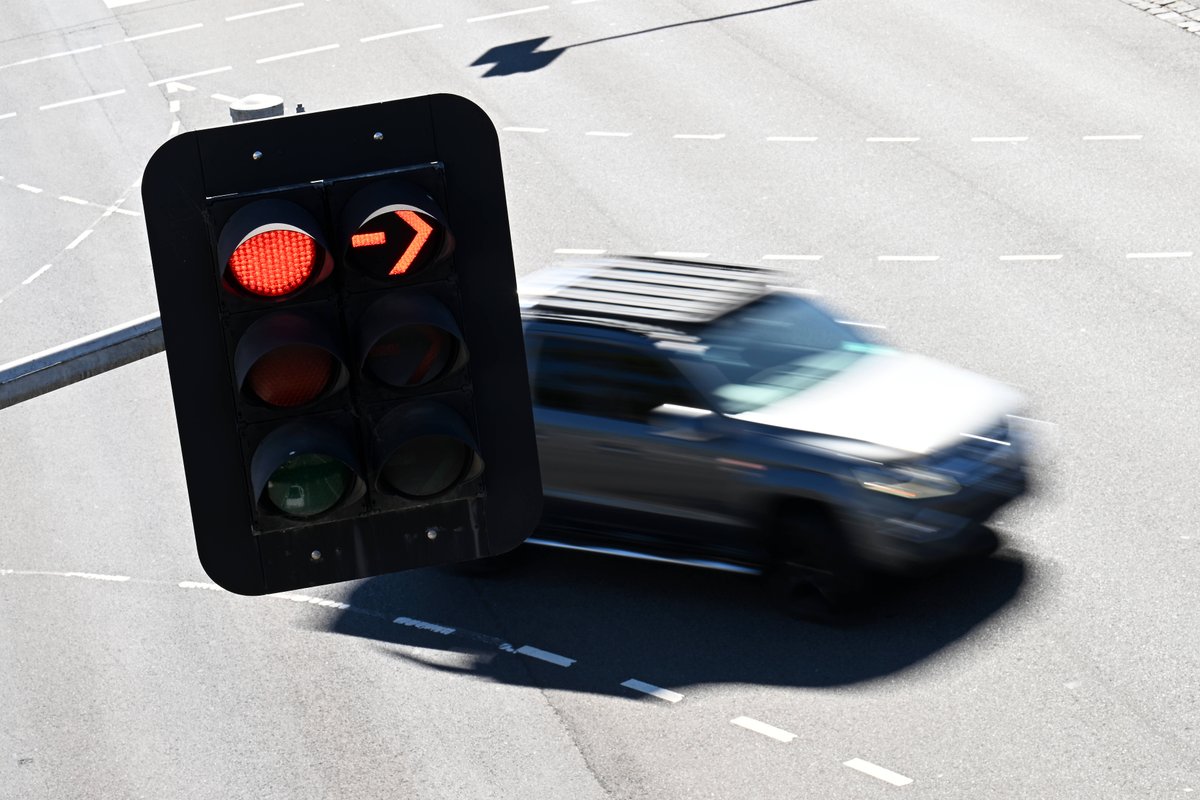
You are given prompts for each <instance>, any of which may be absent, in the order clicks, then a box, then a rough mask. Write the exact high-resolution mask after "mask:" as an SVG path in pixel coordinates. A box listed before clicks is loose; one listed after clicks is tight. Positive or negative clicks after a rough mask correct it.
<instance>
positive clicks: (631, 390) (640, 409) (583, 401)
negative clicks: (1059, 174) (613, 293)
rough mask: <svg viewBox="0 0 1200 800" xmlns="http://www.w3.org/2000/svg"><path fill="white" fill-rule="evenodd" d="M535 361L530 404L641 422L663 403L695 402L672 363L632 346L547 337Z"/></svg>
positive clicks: (691, 391) (693, 395)
mask: <svg viewBox="0 0 1200 800" xmlns="http://www.w3.org/2000/svg"><path fill="white" fill-rule="evenodd" d="M537 359H538V363H537V369H536V370H535V372H534V375H535V378H534V402H535V403H537V404H538V405H540V406H544V407H546V408H556V409H559V410H562V411H574V412H576V413H579V414H594V415H596V416H601V417H609V418H612V419H621V420H626V421H630V422H646V421H647V420H648V419H649V416H650V412H651V411H653V410H654V409H655V408H657V407H658V406H660V405H663V404H664V403H672V404H675V405H695V404H696V400H695V390H694V389H692V387H690V386H688V385H687V383H686V382H685V381H684V379H683V377H682V376H681V375H680V374H679V371H678V370H677V369H675V367H674V365H673V364H671V363H670V362H669V361H667V360H666V359H664V358H662V357H660V356H656V355H655V354H653V353H649V352H644V351H640V350H637V349H635V348H632V347H626V346H621V345H611V344H606V343H603V342H596V341H588V340H586V339H574V338H568V337H547V338H544V339H542V340H541V342H540V343H539V347H538V354H537Z"/></svg>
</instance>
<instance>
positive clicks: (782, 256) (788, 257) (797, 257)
mask: <svg viewBox="0 0 1200 800" xmlns="http://www.w3.org/2000/svg"><path fill="white" fill-rule="evenodd" d="M762 260H763V261H820V260H821V257H820V256H809V255H801V254H792V253H777V254H775V255H769V256H763V257H762Z"/></svg>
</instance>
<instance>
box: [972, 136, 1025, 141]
mask: <svg viewBox="0 0 1200 800" xmlns="http://www.w3.org/2000/svg"><path fill="white" fill-rule="evenodd" d="M971 141H972V142H1028V141H1029V137H1028V136H972V137H971Z"/></svg>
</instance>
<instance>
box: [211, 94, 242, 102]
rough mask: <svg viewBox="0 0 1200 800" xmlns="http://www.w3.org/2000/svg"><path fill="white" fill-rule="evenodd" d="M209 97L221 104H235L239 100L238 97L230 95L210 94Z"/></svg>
mask: <svg viewBox="0 0 1200 800" xmlns="http://www.w3.org/2000/svg"><path fill="white" fill-rule="evenodd" d="M209 97H211V98H212V99H213V100H219V101H220V102H222V103H236V102H237V101H238V100H240V99H241V98H240V97H234V96H233V95H230V94H210V95H209Z"/></svg>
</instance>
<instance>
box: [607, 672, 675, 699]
mask: <svg viewBox="0 0 1200 800" xmlns="http://www.w3.org/2000/svg"><path fill="white" fill-rule="evenodd" d="M621 685H622V686H624V687H625V688H626V689H633V690H634V691H635V692H641V693H642V694H648V695H650V696H651V697H657V698H658V699H659V700H666V701H667V702H668V703H678V702H679V701H680V700H682V699H683V695H681V694H680V693H679V692H672V691H671V690H670V689H663V688H661V687H659V686H655V685H654V684H652V683H646V682H645V681H639V680H638V679H637V678H630V679H629V680H627V681H625V682H624V683H622V684H621Z"/></svg>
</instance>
